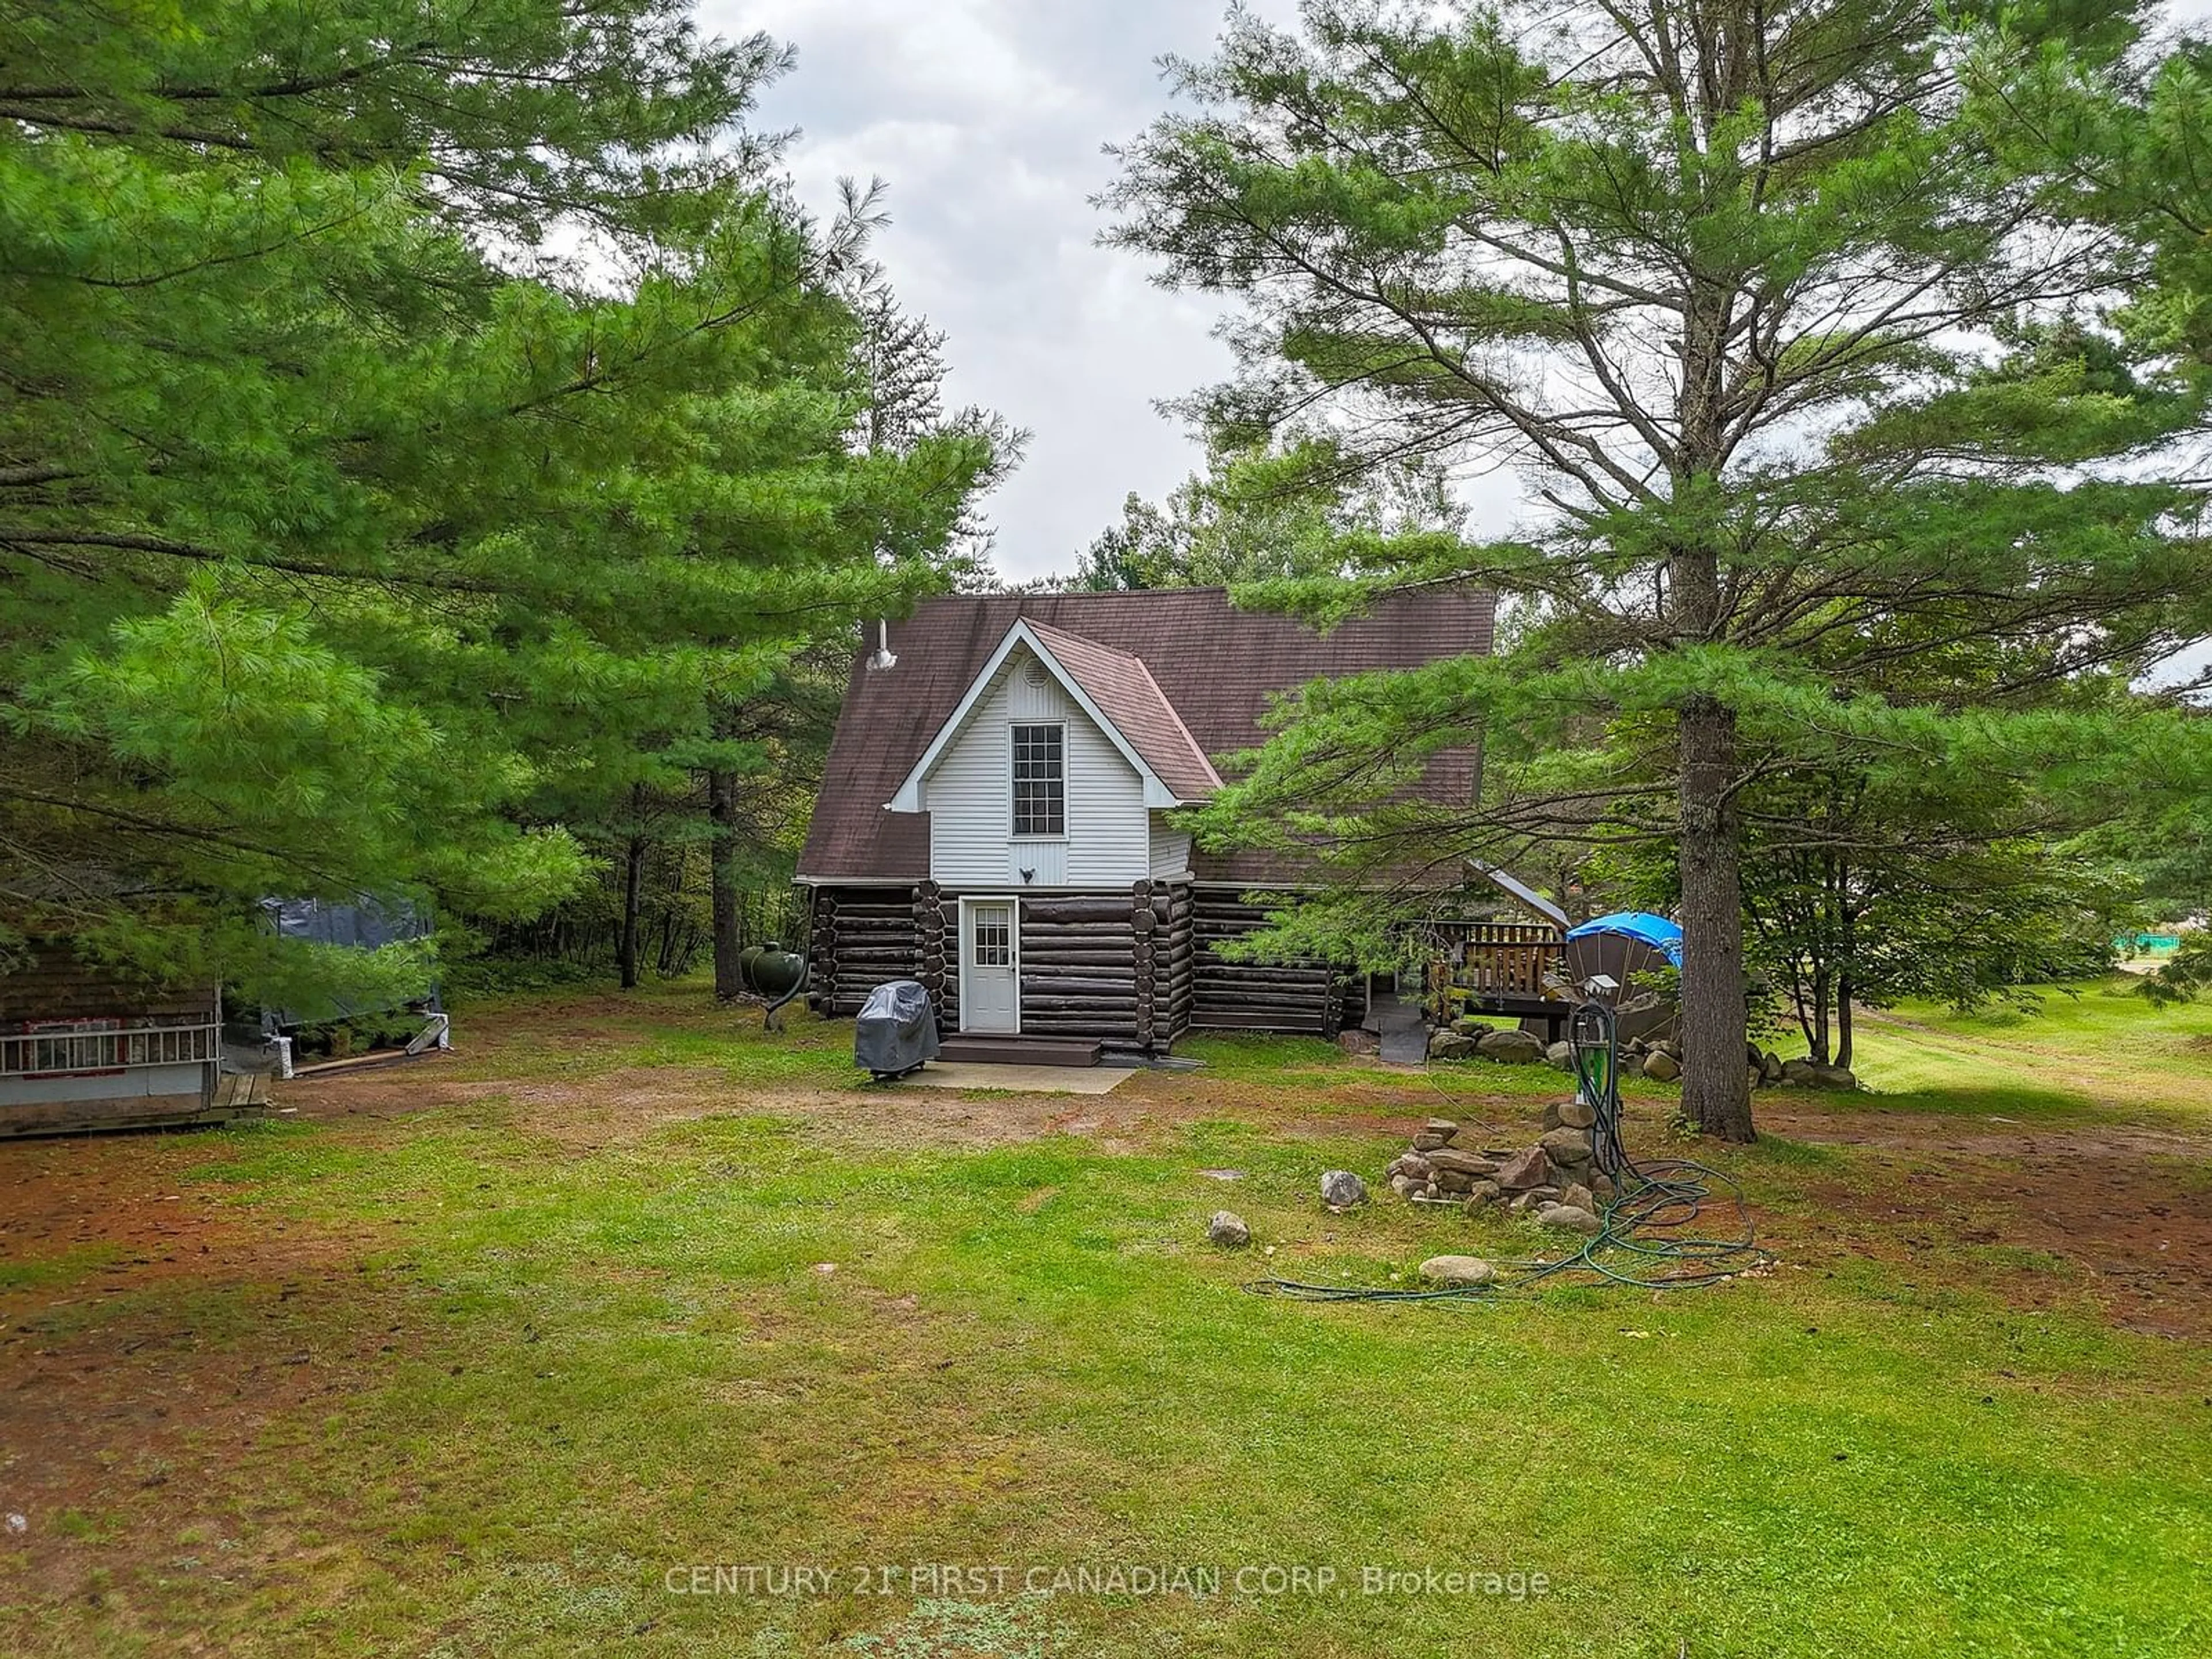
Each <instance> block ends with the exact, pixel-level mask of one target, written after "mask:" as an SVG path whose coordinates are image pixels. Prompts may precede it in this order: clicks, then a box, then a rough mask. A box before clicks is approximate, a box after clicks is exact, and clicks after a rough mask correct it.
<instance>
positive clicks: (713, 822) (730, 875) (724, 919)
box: [707, 771, 745, 1002]
mask: <svg viewBox="0 0 2212 1659" xmlns="http://www.w3.org/2000/svg"><path fill="white" fill-rule="evenodd" d="M707 826H708V842H707V849H708V850H707V869H708V884H710V885H711V886H712V888H713V889H714V995H715V996H716V997H717V998H718V999H720V1000H721V1001H724V1002H727V1001H729V1000H731V999H732V998H733V997H737V996H740V995H742V994H744V988H745V986H744V977H743V975H740V974H739V973H738V952H739V951H742V950H744V944H745V933H744V926H743V919H742V918H741V916H740V915H738V890H737V863H738V856H737V833H738V777H737V774H736V773H734V772H720V771H709V772H708V774H707Z"/></svg>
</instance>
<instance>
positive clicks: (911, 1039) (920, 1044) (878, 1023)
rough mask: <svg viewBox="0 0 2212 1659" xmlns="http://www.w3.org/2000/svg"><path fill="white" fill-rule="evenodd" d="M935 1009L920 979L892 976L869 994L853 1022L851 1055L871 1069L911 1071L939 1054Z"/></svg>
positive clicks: (878, 1070) (872, 1070)
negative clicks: (895, 977) (886, 982)
mask: <svg viewBox="0 0 2212 1659" xmlns="http://www.w3.org/2000/svg"><path fill="white" fill-rule="evenodd" d="M938 1052H939V1049H938V1042H937V1010H936V1009H935V1008H933V1007H932V1006H930V1001H929V993H928V992H927V991H925V990H923V989H922V987H921V981H919V980H911V979H895V980H892V981H890V982H889V983H888V984H884V985H878V987H876V988H875V989H874V990H872V991H871V992H869V993H868V1000H866V1002H864V1003H862V1004H861V1005H860V1018H857V1019H855V1020H854V1022H853V1058H854V1060H855V1061H856V1062H858V1063H859V1064H860V1065H861V1066H866V1068H867V1069H868V1070H869V1071H871V1072H877V1073H890V1074H896V1073H901V1072H911V1071H912V1070H914V1068H915V1066H919V1065H921V1063H922V1061H924V1060H935V1059H936V1058H937V1055H938Z"/></svg>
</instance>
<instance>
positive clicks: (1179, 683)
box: [799, 587, 1496, 884]
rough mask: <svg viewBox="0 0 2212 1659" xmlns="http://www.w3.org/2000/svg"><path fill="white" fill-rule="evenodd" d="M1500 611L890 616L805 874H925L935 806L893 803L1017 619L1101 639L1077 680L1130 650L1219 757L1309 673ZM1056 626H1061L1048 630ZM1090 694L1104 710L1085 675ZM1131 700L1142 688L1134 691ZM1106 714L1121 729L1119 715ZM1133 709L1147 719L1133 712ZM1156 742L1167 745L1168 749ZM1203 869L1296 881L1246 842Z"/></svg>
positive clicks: (1141, 746) (1481, 623) (1378, 654)
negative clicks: (885, 652) (886, 648)
mask: <svg viewBox="0 0 2212 1659" xmlns="http://www.w3.org/2000/svg"><path fill="white" fill-rule="evenodd" d="M1495 612H1496V605H1495V601H1494V600H1493V599H1492V596H1491V595H1490V594H1487V593H1480V592H1467V591H1450V592H1423V593H1420V594H1418V595H1407V596H1405V597H1401V598H1399V599H1392V600H1390V601H1388V602H1386V603H1384V604H1383V605H1379V606H1377V607H1376V610H1375V611H1372V612H1370V614H1369V615H1367V616H1365V617H1358V618H1356V619H1354V620H1352V621H1351V622H1347V623H1343V624H1342V625H1341V626H1340V627H1338V628H1337V629H1334V631H1333V632H1330V633H1328V634H1317V633H1316V632H1315V631H1314V630H1313V629H1310V628H1308V627H1306V626H1305V625H1304V623H1298V622H1296V621H1293V620H1292V619H1291V618H1290V617H1282V616H1278V615H1275V614H1273V613H1272V612H1267V611H1238V610H1236V609H1235V608H1233V607H1232V606H1231V605H1230V603H1229V595H1228V593H1227V592H1226V591H1225V590H1224V589H1222V588H1218V587H1189V588H1169V589H1162V590H1156V591H1148V592H1115V593H997V594H981V595H967V594H959V595H954V596H951V597H950V598H946V599H927V600H925V601H923V603H922V604H921V605H920V606H918V607H917V608H916V609H915V613H914V615H913V616H912V617H908V618H907V619H906V620H905V621H903V622H895V623H891V625H890V648H891V650H892V651H893V652H894V653H896V655H897V657H898V664H897V665H896V667H893V668H890V669H886V670H872V669H870V668H869V667H868V665H867V659H868V650H869V647H868V646H867V645H866V644H864V645H863V646H862V647H861V648H860V650H859V651H857V652H856V653H854V659H853V673H852V678H851V680H850V682H849V683H848V686H847V689H846V693H845V706H844V709H843V712H842V714H840V715H839V716H838V720H837V732H836V737H835V738H833V739H832V741H831V743H830V745H829V763H828V764H827V765H826V767H825V768H824V769H823V780H822V788H821V793H819V794H818V795H817V798H816V799H815V803H814V819H813V823H812V824H811V826H810V828H809V829H808V832H807V837H806V847H805V851H804V852H802V853H801V854H800V855H799V874H800V875H801V876H803V877H806V878H811V879H816V880H823V881H883V882H886V883H895V884H904V883H907V882H912V881H919V880H921V879H922V878H924V877H926V876H927V875H928V873H929V817H928V815H927V813H923V812H887V811H884V802H885V801H887V800H889V799H890V798H891V796H892V794H893V793H894V792H896V789H897V788H898V786H899V784H900V783H901V782H902V781H903V780H904V779H905V777H906V775H907V774H908V772H909V771H910V770H912V769H913V767H914V763H915V762H916V761H917V760H919V759H920V758H921V754H922V751H923V750H925V749H927V747H928V746H929V743H930V739H931V738H933V737H935V736H936V735H937V732H938V728H939V726H943V725H944V723H945V720H946V719H947V718H948V717H949V716H950V715H951V713H952V711H953V709H954V708H957V706H958V705H959V702H960V699H961V697H962V696H964V695H965V694H966V692H967V690H968V688H969V684H971V683H972V682H973V681H974V679H975V676H976V674H977V673H978V672H980V671H981V669H982V667H983V665H984V664H985V663H986V662H987V661H988V660H989V659H990V657H991V653H993V652H994V651H995V650H996V649H997V648H998V646H999V643H1000V641H1001V640H1003V639H1004V638H1005V637H1006V630H1007V629H1010V628H1012V626H1013V625H1014V623H1015V621H1016V619H1017V618H1026V619H1027V620H1028V621H1029V623H1030V626H1031V627H1032V628H1033V629H1038V630H1039V635H1040V637H1041V638H1045V639H1046V641H1047V643H1048V646H1049V647H1051V648H1052V650H1053V652H1054V655H1056V656H1057V655H1059V654H1060V641H1061V640H1062V639H1063V638H1064V637H1065V636H1066V635H1073V636H1075V639H1076V640H1077V641H1079V642H1088V643H1089V644H1091V646H1093V647H1101V648H1102V649H1101V650H1100V651H1099V652H1098V653H1097V660H1096V661H1095V662H1093V663H1092V665H1091V667H1090V668H1088V669H1085V670H1079V669H1078V668H1077V666H1076V665H1075V664H1074V663H1073V662H1069V661H1067V660H1066V659H1065V658H1063V659H1062V662H1063V665H1065V666H1066V667H1067V669H1068V671H1069V672H1070V673H1071V674H1083V675H1087V674H1088V673H1090V672H1092V671H1096V672H1097V673H1099V674H1101V675H1106V676H1108V678H1111V679H1113V680H1114V681H1115V683H1116V684H1122V685H1125V689H1126V681H1127V675H1126V671H1121V670H1119V669H1118V668H1113V665H1112V664H1110V663H1109V662H1108V661H1107V660H1106V659H1109V658H1121V659H1127V658H1133V659H1136V661H1137V662H1138V663H1139V664H1141V665H1143V667H1144V669H1145V670H1146V677H1147V678H1149V679H1150V680H1151V681H1152V685H1153V689H1154V690H1155V691H1157V692H1158V694H1160V695H1161V696H1164V698H1165V699H1166V702H1167V703H1168V705H1169V708H1170V710H1171V712H1172V714H1174V715H1176V716H1178V717H1180V722H1181V724H1182V726H1184V727H1185V728H1186V729H1187V731H1188V735H1189V737H1190V738H1191V739H1192V740H1193V741H1194V742H1195V743H1196V744H1197V745H1198V748H1199V750H1200V752H1201V753H1202V754H1204V755H1208V756H1214V755H1225V754H1230V753H1232V752H1234V751H1235V750H1240V749H1249V748H1250V747H1252V746H1253V745H1254V744H1256V743H1258V742H1259V741H1260V740H1261V738H1262V737H1263V736H1264V735H1265V734H1264V732H1262V731H1261V724H1260V721H1261V715H1262V714H1265V713H1266V711H1267V705H1268V703H1269V702H1270V700H1271V699H1272V698H1273V697H1274V696H1277V695H1278V694H1279V693H1281V692H1284V691H1287V690H1291V689H1293V688H1295V687H1297V686H1299V685H1303V684H1305V682H1306V681H1308V680H1310V679H1315V678H1327V677H1335V676H1340V675H1345V674H1352V673H1358V672H1361V671H1364V670H1367V669H1373V668H1411V667H1415V666H1418V665H1420V664H1422V663H1426V662H1434V661H1437V660H1438V659H1443V658H1446V657H1455V656H1462V655H1464V654H1467V653H1469V652H1475V653H1486V652H1487V651H1488V650H1489V649H1490V647H1491V637H1492V629H1493V618H1494V616H1495ZM1044 629H1051V630H1052V635H1051V636H1047V635H1044V633H1043V631H1042V630H1044ZM871 631H872V630H871ZM1070 648H1071V649H1072V650H1079V647H1070ZM1109 668H1111V669H1113V671H1112V673H1111V674H1110V675H1109V674H1108V671H1109ZM1085 690H1086V691H1089V692H1090V693H1091V696H1092V699H1093V701H1096V702H1100V705H1101V707H1102V708H1103V707H1105V706H1106V705H1105V703H1104V702H1103V699H1101V698H1099V696H1098V695H1097V691H1096V690H1092V688H1091V684H1090V683H1089V681H1088V679H1087V678H1086V679H1085ZM1132 701H1133V702H1138V701H1141V697H1140V696H1139V695H1138V694H1135V693H1132ZM1109 714H1113V718H1114V719H1115V723H1116V724H1117V725H1118V724H1119V723H1120V720H1121V714H1119V713H1115V711H1113V710H1110V709H1109ZM1131 718H1132V719H1133V720H1136V719H1137V718H1138V717H1137V715H1136V714H1134V713H1132V714H1131ZM1142 723H1143V722H1142V721H1139V724H1142ZM1124 735H1125V736H1127V737H1128V738H1129V739H1130V742H1131V743H1132V744H1133V745H1134V746H1136V747H1137V749H1138V750H1139V753H1141V754H1143V755H1144V756H1145V757H1146V761H1147V763H1152V765H1153V768H1154V769H1155V770H1156V771H1157V770H1159V763H1158V762H1155V761H1154V760H1153V757H1152V750H1150V749H1148V748H1147V747H1146V744H1145V743H1143V742H1139V737H1138V734H1137V732H1132V731H1128V730H1127V728H1125V729H1124ZM1154 736H1155V737H1158V734H1157V733H1155V734H1154ZM1160 741H1161V743H1162V750H1163V753H1165V752H1166V751H1167V749H1168V748H1169V745H1168V744H1166V742H1165V740H1164V738H1162V739H1160ZM1161 776H1162V779H1163V781H1166V782H1168V784H1169V785H1170V787H1173V788H1176V790H1177V793H1182V789H1181V786H1180V784H1179V783H1177V782H1176V779H1174V778H1173V777H1170V775H1168V774H1167V773H1165V772H1162V773H1161ZM1473 786H1474V761H1473V757H1472V756H1470V755H1467V754H1455V755H1443V756H1439V757H1437V759H1436V760H1435V761H1434V762H1432V763H1431V766H1430V769H1429V775H1428V779H1427V781H1426V784H1425V787H1424V788H1423V790H1422V792H1421V793H1423V794H1425V795H1426V796H1428V797H1430V798H1431V799H1438V800H1444V799H1466V798H1467V797H1468V793H1470V792H1471V790H1472V788H1473ZM1195 793H1205V792H1204V791H1198V792H1195ZM1196 873H1197V875H1198V876H1199V878H1200V879H1201V880H1214V881H1243V882H1252V883H1265V882H1277V881H1288V880H1291V879H1295V878H1296V877H1297V866H1296V865H1295V863H1293V862H1291V861H1290V860H1285V858H1284V857H1282V856H1281V855H1279V854H1270V853H1249V852H1240V853H1232V854H1226V855H1223V854H1199V855H1198V856H1197V862H1196Z"/></svg>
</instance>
